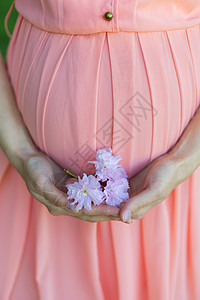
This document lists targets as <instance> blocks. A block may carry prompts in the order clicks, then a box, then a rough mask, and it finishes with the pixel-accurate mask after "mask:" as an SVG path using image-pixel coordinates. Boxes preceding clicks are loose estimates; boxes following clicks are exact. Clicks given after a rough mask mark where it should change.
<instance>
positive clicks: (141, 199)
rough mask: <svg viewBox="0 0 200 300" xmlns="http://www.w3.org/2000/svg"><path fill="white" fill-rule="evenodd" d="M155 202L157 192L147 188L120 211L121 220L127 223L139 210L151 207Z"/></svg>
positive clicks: (129, 200)
mask: <svg viewBox="0 0 200 300" xmlns="http://www.w3.org/2000/svg"><path fill="white" fill-rule="evenodd" d="M154 200H155V192H154V191H153V190H150V188H146V189H145V190H144V191H142V192H141V193H139V194H138V195H136V196H133V197H131V198H130V199H128V201H127V202H126V203H125V204H124V206H123V207H122V209H121V211H120V219H121V220H122V221H123V222H126V221H127V220H129V219H131V216H132V215H133V214H134V213H136V212H137V211H138V210H139V209H141V208H143V207H145V206H148V205H150V204H151V203H152V202H153V201H154Z"/></svg>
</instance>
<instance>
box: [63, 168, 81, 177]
mask: <svg viewBox="0 0 200 300" xmlns="http://www.w3.org/2000/svg"><path fill="white" fill-rule="evenodd" d="M64 171H65V172H66V173H68V174H69V175H71V176H72V177H75V178H77V179H78V176H76V175H74V174H72V173H71V172H70V171H68V170H66V169H64Z"/></svg>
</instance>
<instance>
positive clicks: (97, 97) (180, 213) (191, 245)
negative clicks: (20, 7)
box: [0, 15, 200, 300]
mask: <svg viewBox="0 0 200 300" xmlns="http://www.w3.org/2000/svg"><path fill="white" fill-rule="evenodd" d="M6 63H7V68H8V74H9V76H10V80H11V83H12V86H13V89H14V92H15V95H16V103H17V106H18V108H19V111H20V112H21V114H22V117H23V120H24V123H25V125H26V126H27V128H28V130H29V132H30V135H31V136H32V138H33V140H34V142H35V143H36V145H37V146H38V147H39V148H40V149H41V150H42V151H44V152H45V153H46V154H48V155H49V156H50V157H51V158H52V159H54V160H55V161H56V162H57V163H58V164H59V165H60V166H61V167H63V168H66V169H69V170H70V171H71V172H72V173H75V174H77V175H82V173H83V172H84V171H85V172H87V173H88V174H89V173H91V174H92V172H93V170H92V169H91V168H90V167H89V166H88V164H87V161H88V160H93V159H95V153H96V150H98V149H99V148H102V147H105V146H106V147H111V148H112V150H113V155H121V157H122V160H121V161H120V163H121V164H122V166H123V167H124V169H125V170H126V172H127V174H128V176H129V178H131V177H132V176H134V175H135V174H136V173H137V172H139V171H140V170H142V169H143V168H144V167H145V166H146V165H147V164H149V163H150V162H151V161H152V160H154V159H155V158H157V157H159V156H160V155H162V154H164V153H166V152H167V151H168V150H169V149H170V148H171V147H173V145H174V144H175V143H176V142H177V140H178V139H179V137H180V136H181V134H182V132H183V131H184V129H185V128H186V126H187V125H188V124H189V122H190V120H191V119H192V117H193V116H194V114H195V112H196V110H197V109H198V107H199V103H200V72H199V70H200V25H196V26H193V27H187V28H184V29H177V30H166V31H154V32H151V31H149V32H119V33H117V34H116V33H108V32H102V33H96V34H90V35H85V36H81V35H74V34H55V33H51V32H47V31H43V30H41V29H39V28H37V27H35V26H34V25H33V24H31V23H30V22H28V21H27V20H26V19H24V18H23V17H22V16H21V15H19V16H18V19H17V22H16V25H15V28H14V32H13V35H12V38H11V40H10V43H9V47H8V51H7V58H6ZM0 165H1V168H0V239H1V246H0V257H1V269H0V294H1V295H2V296H1V297H2V299H3V300H25V299H29V300H55V299H59V300H66V299H81V300H94V299H95V300H108V299H109V300H133V299H134V300H160V299H162V300H177V299H181V300H190V299H192V300H198V299H199V297H200V285H199V276H200V256H199V253H200V218H199V211H200V189H199V182H200V168H197V169H196V170H195V171H194V172H193V174H192V175H191V176H190V177H189V178H187V179H186V180H185V181H184V182H182V183H181V184H179V185H178V186H177V187H176V188H175V189H174V190H173V191H172V192H171V193H170V195H169V196H168V197H167V198H166V199H165V200H164V201H163V202H162V203H160V204H159V205H157V206H155V207H154V208H152V209H151V210H150V211H149V212H148V213H147V214H146V215H145V216H144V217H143V218H142V219H140V220H134V221H133V223H132V224H131V225H128V224H124V223H122V222H119V221H108V222H97V223H89V222H86V221H81V220H78V219H75V218H72V217H66V216H52V215H50V214H49V212H48V210H47V209H46V207H45V206H43V205H42V204H41V203H39V202H38V201H37V200H36V199H34V198H33V197H32V196H31V195H30V194H29V192H28V190H27V189H26V185H25V183H24V181H23V180H22V178H21V177H20V175H19V174H18V173H17V171H16V170H15V169H14V168H13V167H12V165H11V164H10V163H9V162H8V160H7V158H6V156H5V154H4V153H3V152H2V151H1V152H0Z"/></svg>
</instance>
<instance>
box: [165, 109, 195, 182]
mask: <svg viewBox="0 0 200 300" xmlns="http://www.w3.org/2000/svg"><path fill="white" fill-rule="evenodd" d="M168 157H169V158H170V159H171V160H172V161H173V162H174V163H175V164H176V165H177V182H178V184H179V183H181V182H182V181H184V180H185V179H187V178H188V177H189V176H190V175H191V174H192V173H193V172H194V171H195V170H196V168H197V167H198V166H199V165H200V106H199V107H198V109H197V111H196V113H195V115H194V116H193V118H192V119H191V120H190V122H189V124H188V125H187V127H186V128H185V130H184V131H183V133H182V135H181V137H180V138H179V140H178V141H177V143H176V144H175V146H174V147H173V148H172V149H171V150H170V151H169V152H168Z"/></svg>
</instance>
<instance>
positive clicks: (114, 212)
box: [88, 204, 120, 217]
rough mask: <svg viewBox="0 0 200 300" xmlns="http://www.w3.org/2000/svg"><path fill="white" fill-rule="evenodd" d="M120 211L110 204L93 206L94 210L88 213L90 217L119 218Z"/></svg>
mask: <svg viewBox="0 0 200 300" xmlns="http://www.w3.org/2000/svg"><path fill="white" fill-rule="evenodd" d="M119 212H120V209H119V207H117V206H111V205H108V204H100V205H92V210H91V211H89V212H88V214H89V215H99V216H115V217H117V216H118V217H119Z"/></svg>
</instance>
